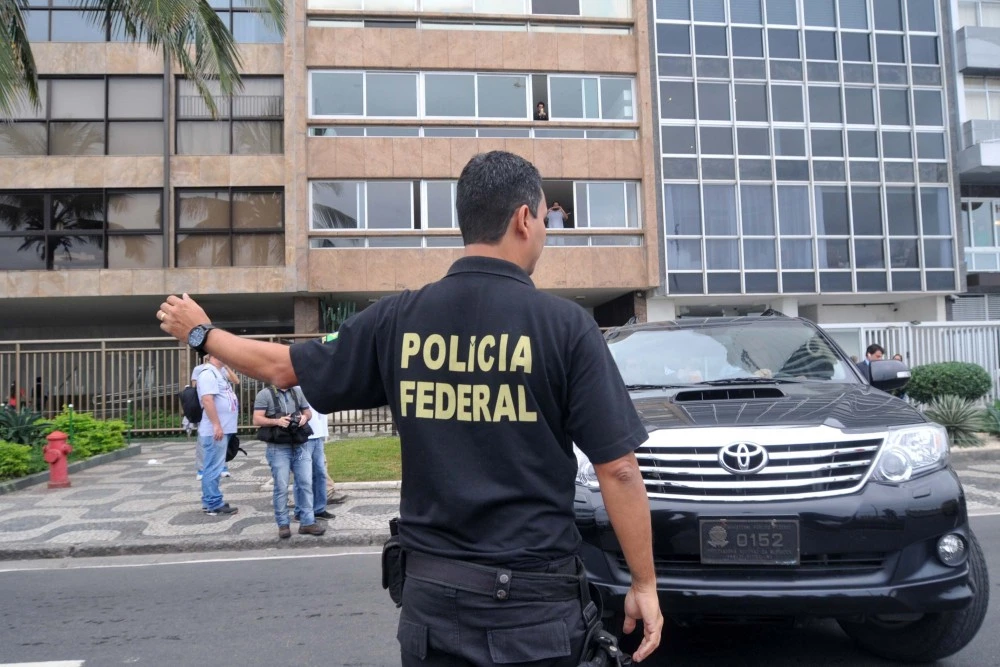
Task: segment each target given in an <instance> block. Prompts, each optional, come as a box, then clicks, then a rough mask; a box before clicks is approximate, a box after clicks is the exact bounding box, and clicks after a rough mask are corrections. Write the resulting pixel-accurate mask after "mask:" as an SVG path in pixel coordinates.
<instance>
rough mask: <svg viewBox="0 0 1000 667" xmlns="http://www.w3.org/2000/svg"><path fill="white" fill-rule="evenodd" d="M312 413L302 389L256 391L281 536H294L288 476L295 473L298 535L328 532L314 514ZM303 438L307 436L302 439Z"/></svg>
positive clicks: (258, 422) (258, 420) (255, 411)
mask: <svg viewBox="0 0 1000 667" xmlns="http://www.w3.org/2000/svg"><path fill="white" fill-rule="evenodd" d="M311 416H312V410H311V409H310V408H309V404H308V403H307V402H306V398H305V396H303V395H302V390H301V389H299V387H297V386H295V387H292V388H290V389H278V388H277V387H274V386H270V387H265V388H264V389H261V390H260V391H259V392H257V397H256V398H255V399H254V402H253V425H254V426H257V427H260V430H259V431H258V432H257V437H259V438H260V439H261V440H263V441H264V442H266V443H267V463H268V465H269V466H271V477H272V478H273V479H274V520H275V521H276V522H277V524H278V537H280V538H281V539H283V540H285V539H288V538H289V537H291V536H292V529H291V527H290V526H289V520H288V473H289V471H290V470H291V471H294V472H295V487H294V490H295V507H296V511H297V512H298V514H299V521H300V524H299V534H300V535H315V536H317V537H318V536H320V535H322V534H323V533H325V532H326V529H325V528H323V527H322V526H320V525H319V524H317V523H316V517H315V516H314V515H313V490H312V457H311V456H310V454H309V451H310V450H309V448H308V447H306V441H307V440H308V438H309V433H308V427H307V423H308V422H309V418H310V417H311ZM303 436H304V437H303Z"/></svg>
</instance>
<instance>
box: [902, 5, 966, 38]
mask: <svg viewBox="0 0 1000 667" xmlns="http://www.w3.org/2000/svg"><path fill="white" fill-rule="evenodd" d="M934 4H935V3H934V0H906V24H907V25H908V26H909V27H910V30H920V31H924V32H936V31H937V19H936V17H935V14H934ZM959 4H961V3H959Z"/></svg>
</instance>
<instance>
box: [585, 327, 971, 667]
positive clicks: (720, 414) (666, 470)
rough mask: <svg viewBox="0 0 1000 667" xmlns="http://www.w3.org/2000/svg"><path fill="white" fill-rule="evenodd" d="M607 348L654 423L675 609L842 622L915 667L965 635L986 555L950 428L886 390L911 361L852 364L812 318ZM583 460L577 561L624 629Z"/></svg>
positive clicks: (656, 538)
mask: <svg viewBox="0 0 1000 667" xmlns="http://www.w3.org/2000/svg"><path fill="white" fill-rule="evenodd" d="M606 339H607V342H608V345H609V347H610V349H611V353H612V355H613V356H614V358H615V361H616V362H617V364H618V367H619V369H620V370H621V374H622V377H623V379H624V380H625V383H626V384H627V385H628V388H629V390H630V392H631V395H632V400H633V401H634V403H635V406H636V408H637V409H638V411H639V414H640V415H641V417H642V419H643V420H644V421H645V423H646V426H647V428H648V429H649V440H648V441H647V442H646V443H645V444H644V445H643V446H642V447H640V448H639V450H638V451H637V452H636V456H637V458H638V460H639V465H640V467H641V470H642V475H643V479H644V480H645V483H646V490H647V493H648V494H649V501H650V506H651V510H652V520H653V555H654V558H655V563H656V576H657V583H658V588H659V592H660V604H661V607H662V609H663V612H664V615H665V616H667V617H668V618H670V619H672V620H673V621H675V622H677V623H679V624H687V623H700V622H733V621H742V620H749V621H773V620H784V619H788V620H793V621H801V620H804V619H808V618H814V617H828V618H835V619H837V621H839V623H840V625H841V627H842V628H843V629H844V631H845V632H847V634H848V635H850V636H851V637H853V638H854V640H855V641H857V642H858V643H859V644H860V645H861V646H863V647H865V648H866V649H868V650H869V651H871V652H873V653H875V654H877V655H880V656H882V657H886V658H890V659H894V660H900V661H907V662H927V661H933V660H935V659H938V658H942V657H944V656H947V655H951V654H952V653H955V652H956V651H958V650H960V649H961V648H962V647H964V646H965V645H966V644H968V643H969V641H971V640H972V638H973V636H975V634H976V632H977V631H978V630H979V627H980V625H981V624H982V621H983V618H984V616H985V615H986V607H987V604H988V601H989V583H988V580H987V573H986V562H985V560H984V558H983V553H982V550H981V549H980V546H979V544H978V542H977V541H976V538H975V536H974V535H973V534H972V530H971V529H970V527H969V520H968V515H967V513H966V506H965V494H964V492H963V491H962V485H961V484H960V482H959V480H958V477H957V476H956V474H955V472H954V470H952V468H951V467H950V465H949V462H948V437H947V433H946V431H945V430H944V429H943V428H942V427H940V426H938V425H937V424H934V423H931V422H928V421H927V419H925V418H924V416H923V415H922V414H921V413H920V412H919V411H918V410H916V409H915V408H913V407H912V406H910V405H909V404H907V403H906V402H905V401H903V400H900V399H899V398H896V397H894V396H891V395H890V394H888V393H886V392H887V391H893V390H899V389H901V388H902V387H903V386H905V383H906V381H907V379H908V378H909V371H908V370H907V368H906V366H905V365H904V364H902V363H901V362H897V361H876V362H873V363H871V364H870V366H866V367H864V368H863V369H859V367H857V366H856V365H855V364H854V363H853V362H852V361H851V360H850V359H848V358H847V356H846V355H845V354H844V352H843V350H841V349H840V348H839V347H838V346H837V344H836V343H835V342H833V340H831V339H830V338H829V337H828V336H827V335H826V334H825V333H824V332H823V331H822V330H821V329H820V328H818V327H817V326H815V325H814V324H812V323H811V322H809V321H807V320H804V319H800V318H791V317H785V316H782V315H780V314H771V313H765V314H764V315H762V316H755V317H740V318H710V319H695V320H687V319H683V320H680V321H677V322H663V323H655V324H641V325H631V326H625V327H621V328H616V329H613V330H611V331H609V332H607V334H606ZM862 370H863V371H864V373H863V372H862ZM869 378H870V384H869ZM576 455H577V459H578V463H579V470H578V474H577V492H576V520H577V524H578V527H579V529H580V532H581V534H582V535H583V540H584V544H583V546H582V554H581V555H582V556H583V559H584V562H585V564H586V567H587V572H588V574H589V576H590V578H591V581H592V582H593V583H594V584H595V585H596V586H597V588H598V589H599V591H600V592H601V598H602V600H603V602H604V608H605V614H606V615H608V616H611V618H610V619H609V622H608V626H609V627H611V628H613V629H614V630H615V631H619V632H620V629H621V620H622V603H623V600H624V595H625V593H626V591H627V589H628V585H629V572H628V568H627V566H626V564H625V560H624V557H623V556H622V553H621V549H620V546H619V545H618V542H617V540H616V538H615V535H614V532H613V531H612V529H611V524H610V522H609V520H608V514H607V511H606V510H605V508H604V503H603V500H602V498H601V493H600V488H599V486H598V483H597V478H596V475H595V474H594V469H593V466H592V465H591V464H590V462H589V461H588V460H587V459H586V457H585V456H584V455H583V454H582V453H581V452H580V451H579V450H577V451H576ZM633 635H635V636H640V635H641V628H640V629H639V630H637V631H636V632H635V633H633ZM630 641H633V638H632V637H629V638H623V642H625V643H628V642H630Z"/></svg>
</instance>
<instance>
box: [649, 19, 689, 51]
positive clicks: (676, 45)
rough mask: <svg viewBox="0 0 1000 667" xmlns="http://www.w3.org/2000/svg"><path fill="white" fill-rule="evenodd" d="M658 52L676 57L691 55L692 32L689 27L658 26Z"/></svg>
mask: <svg viewBox="0 0 1000 667" xmlns="http://www.w3.org/2000/svg"><path fill="white" fill-rule="evenodd" d="M656 52H657V53H665V54H675V55H688V54H690V53H691V32H690V29H689V28H688V26H687V25H677V24H674V23H657V24H656Z"/></svg>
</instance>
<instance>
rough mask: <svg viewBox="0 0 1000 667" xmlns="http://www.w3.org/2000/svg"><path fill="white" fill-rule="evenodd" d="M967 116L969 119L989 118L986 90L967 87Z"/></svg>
mask: <svg viewBox="0 0 1000 667" xmlns="http://www.w3.org/2000/svg"><path fill="white" fill-rule="evenodd" d="M965 117H966V118H967V119H969V120H989V117H990V108H989V104H988V103H987V97H986V91H980V90H969V89H968V88H966V89H965Z"/></svg>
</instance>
